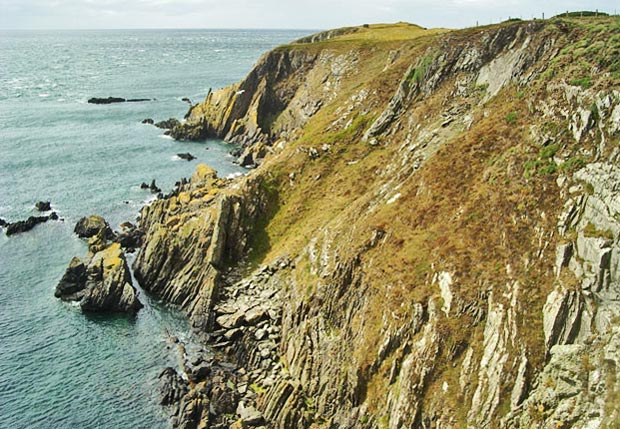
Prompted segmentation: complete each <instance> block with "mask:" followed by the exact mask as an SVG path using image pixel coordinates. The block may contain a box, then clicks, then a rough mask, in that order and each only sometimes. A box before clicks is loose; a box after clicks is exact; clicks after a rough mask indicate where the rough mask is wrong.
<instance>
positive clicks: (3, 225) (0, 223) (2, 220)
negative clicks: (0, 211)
mask: <svg viewBox="0 0 620 429" xmlns="http://www.w3.org/2000/svg"><path fill="white" fill-rule="evenodd" d="M8 224H9V223H8V222H7V221H5V220H4V219H2V218H1V217H0V227H2V228H4V227H5V226H7V225H8Z"/></svg>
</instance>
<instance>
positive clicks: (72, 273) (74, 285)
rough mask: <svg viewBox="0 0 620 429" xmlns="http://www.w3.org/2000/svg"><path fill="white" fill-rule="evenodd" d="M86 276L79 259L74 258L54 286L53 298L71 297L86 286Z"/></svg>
mask: <svg viewBox="0 0 620 429" xmlns="http://www.w3.org/2000/svg"><path fill="white" fill-rule="evenodd" d="M86 280H87V274H86V266H85V265H84V261H82V259H81V258H79V257H77V256H74V257H73V259H71V262H70V263H69V267H68V268H67V270H66V271H65V274H64V275H63V276H62V279H61V280H60V282H59V283H58V285H57V286H56V291H55V292H54V296H55V297H56V298H60V297H72V296H73V295H74V294H76V293H78V292H80V291H82V290H83V289H84V287H85V286H86Z"/></svg>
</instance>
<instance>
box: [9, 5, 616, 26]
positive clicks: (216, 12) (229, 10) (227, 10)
mask: <svg viewBox="0 0 620 429" xmlns="http://www.w3.org/2000/svg"><path fill="white" fill-rule="evenodd" d="M595 9H599V10H601V11H606V12H609V13H614V11H615V10H617V12H618V13H620V0H591V1H579V0H341V1H328V0H0V29H117V28H286V29H297V28H299V29H328V28H337V27H343V26H349V25H361V24H366V23H379V22H398V21H407V22H412V23H415V24H418V25H422V26H424V27H429V28H430V27H444V28H463V27H470V26H473V25H476V23H479V24H480V25H483V24H489V23H495V22H499V21H501V20H505V19H508V18H509V17H520V18H523V19H532V18H533V17H542V14H543V13H544V14H545V16H546V17H550V16H553V15H556V14H558V13H561V12H563V11H566V10H595Z"/></svg>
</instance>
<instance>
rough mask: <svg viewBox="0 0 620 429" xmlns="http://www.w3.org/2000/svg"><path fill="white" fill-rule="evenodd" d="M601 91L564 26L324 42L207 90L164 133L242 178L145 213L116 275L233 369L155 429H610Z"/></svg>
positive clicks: (606, 158)
mask: <svg viewBox="0 0 620 429" xmlns="http://www.w3.org/2000/svg"><path fill="white" fill-rule="evenodd" d="M619 84H620V20H619V19H618V18H612V17H587V18H556V19H553V20H548V21H533V22H511V23H505V24H501V25H495V26H488V27H478V28H470V29H465V30H459V31H447V30H426V29H423V28H421V27H418V26H414V25H411V24H405V23H399V24H395V25H371V26H368V27H360V28H347V29H341V30H334V31H330V32H325V33H320V34H318V35H315V36H312V37H310V38H305V39H302V40H299V41H297V42H295V43H292V44H290V45H287V46H282V47H280V48H277V49H275V50H273V51H271V52H269V53H267V54H265V56H263V58H261V60H260V61H259V62H258V63H257V64H256V66H255V67H254V68H253V69H252V70H251V71H250V73H249V74H248V76H247V77H246V78H245V79H244V80H243V81H241V82H239V83H238V84H235V85H232V86H230V87H227V88H223V89H220V90H217V91H215V92H212V93H210V94H209V95H208V97H207V98H206V100H205V101H204V102H202V103H200V104H198V105H197V106H194V107H193V108H192V109H191V110H190V112H188V116H187V122H186V123H185V124H183V125H180V126H178V127H176V128H175V129H173V130H172V134H173V135H174V136H176V137H177V138H186V139H198V140H200V139H204V138H206V137H220V138H224V139H226V140H227V141H230V142H233V143H238V144H240V145H242V147H243V153H242V154H241V160H242V161H243V162H244V163H245V164H247V165H254V164H258V165H259V166H258V168H256V169H254V170H252V171H251V172H250V173H249V174H248V175H247V176H245V177H242V178H237V179H234V180H223V179H218V178H217V177H216V176H215V173H214V172H213V171H212V170H211V169H209V168H208V167H206V166H202V167H200V168H199V169H198V170H197V172H196V173H195V174H194V176H193V177H192V179H191V181H190V182H189V183H187V184H181V185H180V186H179V187H178V189H177V190H175V191H174V192H173V193H172V194H171V195H169V196H167V197H166V198H164V199H162V200H158V201H156V202H155V203H153V204H152V205H151V206H149V207H147V208H145V209H144V210H143V213H142V220H141V227H142V228H143V229H144V230H145V231H146V234H147V235H146V244H145V245H144V247H143V248H142V250H141V251H140V254H139V256H138V258H137V260H136V262H135V264H134V269H135V273H136V277H137V278H138V280H139V281H140V283H141V284H142V285H143V287H144V288H145V289H147V290H149V291H150V292H151V293H154V294H155V295H158V296H160V297H162V298H163V299H164V300H166V301H168V302H171V303H174V304H177V305H179V306H181V307H182V308H183V309H184V310H185V311H186V312H187V314H188V316H189V317H190V319H191V321H192V323H193V325H194V326H195V328H196V330H197V332H198V333H199V334H200V335H202V336H203V337H204V338H205V341H208V342H209V343H210V344H211V345H212V346H214V347H215V349H216V350H218V351H219V352H220V353H221V354H222V355H223V356H226V357H227V358H228V359H230V360H231V361H233V362H234V363H235V364H236V365H238V366H240V367H242V368H243V370H236V371H230V372H225V373H224V374H219V375H218V376H217V377H219V378H218V379H217V380H219V383H218V382H217V381H214V378H213V377H211V378H209V377H207V378H204V377H203V378H200V377H198V378H196V379H194V380H192V382H191V383H190V385H189V387H190V390H189V393H187V395H185V396H183V397H179V398H178V399H179V405H178V410H177V425H178V426H179V427H186V428H190V427H228V426H229V424H232V425H233V426H231V427H242V426H243V427H247V426H248V425H250V426H251V425H258V424H263V423H264V424H265V425H266V426H267V427H273V428H293V427H296V428H311V427H312V428H332V427H348V428H390V429H396V428H404V427H415V428H454V429H456V428H500V427H505V428H531V427H537V428H538V427H539V428H591V429H592V428H613V427H619V425H620V415H619V414H618V408H619V407H618V398H620V396H619V395H620V390H619V389H620V382H619V377H618V375H619V367H618V365H619V364H620V354H619V353H618V350H619V347H620V337H619V336H618V334H619V333H620V302H619V299H620V254H619V249H620V248H619V246H618V243H619V238H618V236H619V233H620V167H619V166H618V162H619V160H620V150H619V149H620V148H619V140H620V91H619V90H618V85H619ZM248 386H249V387H248ZM222 392H227V393H225V395H228V397H229V398H231V399H230V401H233V402H235V403H234V404H229V406H228V407H223V408H222V407H220V405H221V403H222ZM181 396H182V395H181ZM237 402H242V403H243V404H244V405H243V406H241V407H236V405H237ZM244 406H247V407H254V408H256V410H255V409H254V408H251V409H252V411H257V412H259V414H260V415H261V419H255V420H252V419H249V418H247V415H244V412H243V409H244ZM209 407H210V408H211V412H209ZM218 407H220V408H218ZM214 409H215V410H216V412H214V411H213V410H214ZM218 409H220V410H221V412H217V410H218ZM231 410H232V411H231ZM240 410H241V411H240ZM235 411H236V412H237V413H236V414H237V416H236V415H235ZM246 414H247V413H246ZM238 416H241V420H240V421H236V422H235V420H236V419H237V417H238ZM263 418H264V422H263V420H262V419H263ZM233 422H235V423H233ZM261 422H262V423H261ZM217 425H220V426H217Z"/></svg>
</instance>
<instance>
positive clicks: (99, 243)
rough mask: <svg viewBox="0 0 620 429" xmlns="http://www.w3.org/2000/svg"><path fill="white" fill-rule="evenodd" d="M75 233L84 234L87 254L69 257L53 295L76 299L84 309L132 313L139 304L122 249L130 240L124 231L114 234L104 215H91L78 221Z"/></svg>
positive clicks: (64, 298) (81, 235) (140, 306)
mask: <svg viewBox="0 0 620 429" xmlns="http://www.w3.org/2000/svg"><path fill="white" fill-rule="evenodd" d="M75 233H76V234H78V236H80V237H84V238H88V255H87V256H86V258H84V259H82V258H79V257H77V256H76V257H74V258H73V259H72V260H71V262H70V263H69V267H67V270H66V271H65V273H64V275H63V276H62V279H61V280H60V282H59V283H58V285H57V286H56V290H55V292H54V296H56V297H57V298H60V299H62V300H64V301H77V302H79V305H80V308H81V309H82V311H85V312H111V313H134V312H136V311H138V310H139V309H140V308H142V303H140V301H139V300H138V293H137V291H136V289H135V288H134V286H133V284H132V281H131V273H130V272H129V266H128V265H127V260H126V259H125V254H124V252H123V247H126V246H128V241H131V236H129V235H127V234H128V232H127V231H125V232H124V233H123V234H126V235H123V234H121V235H120V236H119V237H116V236H115V235H114V234H113V233H112V230H111V229H110V226H109V225H108V223H107V222H106V221H105V219H103V218H102V217H101V216H97V215H92V216H89V217H84V218H82V219H80V220H79V221H78V223H77V224H76V227H75ZM140 235H141V234H140ZM109 238H114V239H117V240H118V241H119V242H108V239H109ZM129 244H137V243H134V242H131V243H129ZM129 247H131V246H129Z"/></svg>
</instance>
